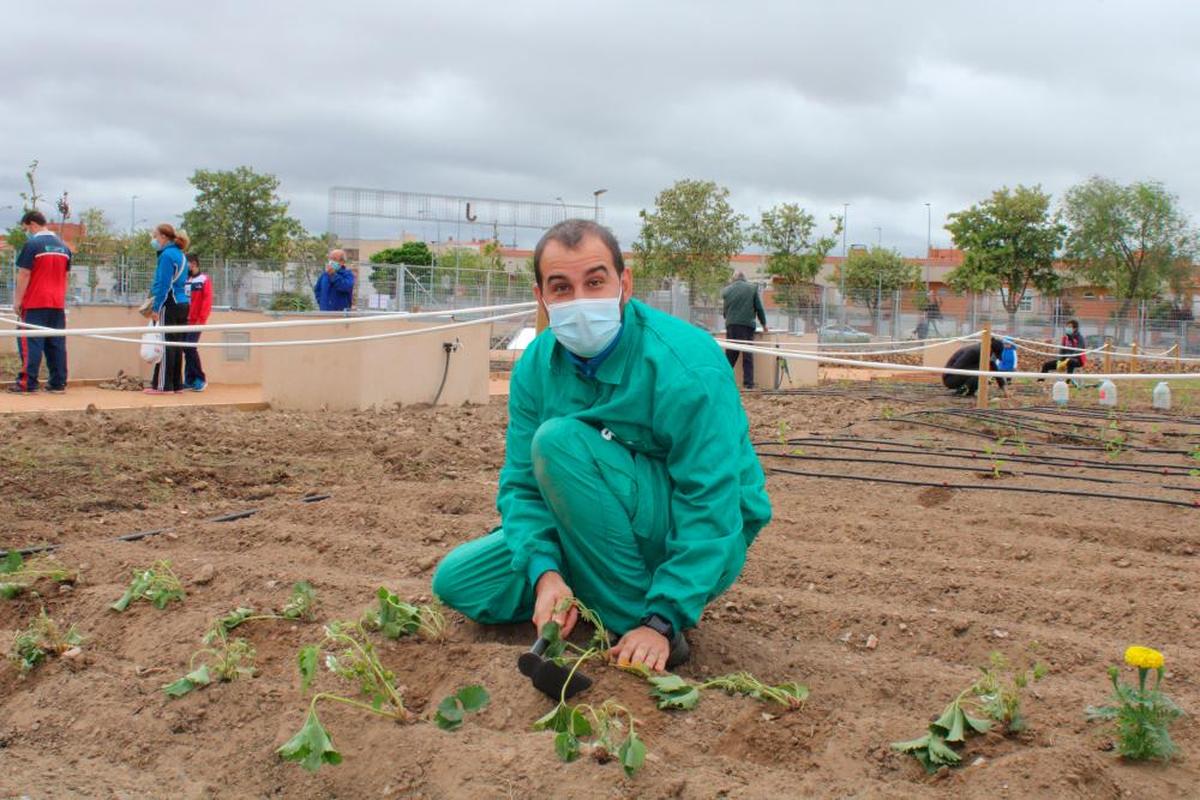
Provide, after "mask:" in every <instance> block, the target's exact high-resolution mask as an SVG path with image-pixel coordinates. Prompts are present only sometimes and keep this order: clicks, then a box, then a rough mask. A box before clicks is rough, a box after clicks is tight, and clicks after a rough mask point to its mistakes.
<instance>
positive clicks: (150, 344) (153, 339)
mask: <svg viewBox="0 0 1200 800" xmlns="http://www.w3.org/2000/svg"><path fill="white" fill-rule="evenodd" d="M149 327H150V328H151V329H152V330H150V331H149V332H147V333H143V334H142V349H141V353H142V361H145V362H146V363H147V364H157V363H158V362H160V361H162V357H163V349H164V347H163V337H162V334H161V333H159V332H158V331H155V330H153V328H154V323H153V322H151V323H150V325H149Z"/></svg>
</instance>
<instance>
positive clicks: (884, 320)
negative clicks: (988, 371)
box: [0, 257, 1200, 356]
mask: <svg viewBox="0 0 1200 800" xmlns="http://www.w3.org/2000/svg"><path fill="white" fill-rule="evenodd" d="M154 264H155V262H154V259H153V257H145V258H124V257H121V258H115V259H110V260H107V261H89V260H88V259H86V258H85V257H76V259H75V262H74V264H73V266H72V269H71V276H70V283H69V290H68V302H69V303H71V304H83V303H86V304H93V303H94V304H104V303H112V304H120V305H138V304H139V303H141V301H142V299H143V298H145V297H146V295H147V294H148V292H149V291H150V285H151V283H152V281H153V274H154ZM201 265H202V268H203V269H204V271H205V272H207V273H208V275H209V276H210V277H211V279H212V282H213V302H214V305H216V306H218V307H227V308H247V309H265V310H275V311H306V310H312V309H315V308H316V302H315V298H314V295H313V285H314V284H315V283H316V280H317V278H318V276H319V275H320V274H321V270H322V268H323V266H324V265H323V264H321V263H315V262H314V263H305V262H286V263H285V262H271V261H244V260H234V259H223V258H211V257H205V258H202V259H201ZM351 269H352V270H353V271H354V272H355V276H356V280H355V287H354V305H353V308H354V309H355V310H359V311H415V310H424V311H433V310H452V309H456V308H469V307H472V306H486V305H501V304H505V303H518V302H525V301H528V300H530V299H531V297H532V293H531V284H532V282H533V276H532V275H531V274H529V273H528V272H527V271H524V270H516V271H507V270H505V269H492V270H480V269H462V268H458V267H456V266H454V265H453V264H452V263H444V264H435V265H432V266H406V265H399V264H396V265H391V264H371V263H361V264H353V265H351ZM5 273H6V274H5V276H4V278H5V279H4V280H3V281H0V303H4V304H11V302H12V296H13V286H14V279H15V273H16V270H15V267H14V266H13V265H12V264H11V263H10V264H9V266H8V268H7V269H6V270H5ZM721 289H722V286H720V285H711V286H703V287H699V288H698V289H697V290H696V291H693V289H692V287H690V286H688V285H687V284H686V283H685V282H683V281H679V280H674V279H656V278H646V277H639V276H636V275H635V279H634V293H635V296H637V297H638V298H640V299H642V300H644V301H645V302H647V303H648V304H650V305H652V306H654V307H655V308H658V309H660V310H662V311H666V312H667V313H669V314H672V315H674V316H676V317H679V318H681V319H685V320H688V321H689V322H691V323H693V324H695V325H698V326H700V327H702V328H704V329H706V330H711V331H719V330H721V329H723V328H724V318H723V316H722V304H721ZM848 294H849V296H848V297H846V298H844V299H843V298H842V296H841V295H840V294H839V292H838V290H837V288H836V287H827V286H819V285H815V284H814V285H806V286H799V287H789V286H778V285H776V286H772V285H770V284H764V285H763V298H764V301H765V305H766V307H767V322H768V325H769V326H770V327H771V328H772V329H774V330H784V331H792V332H796V333H817V334H818V336H819V338H820V340H821V341H823V342H858V341H861V342H866V341H888V340H892V341H903V340H906V339H924V338H928V337H937V336H961V335H963V334H967V333H971V332H972V331H976V330H979V329H980V328H981V327H982V326H983V324H984V322H991V324H992V327H993V330H995V331H996V332H997V333H1006V334H1011V335H1015V336H1022V337H1025V338H1029V339H1042V340H1046V341H1057V340H1058V337H1059V336H1061V334H1062V329H1063V326H1064V324H1065V322H1066V320H1067V319H1077V320H1078V321H1079V323H1080V329H1081V331H1082V332H1083V334H1084V335H1085V336H1086V337H1087V340H1088V342H1089V344H1092V343H1094V344H1099V343H1101V342H1103V341H1104V339H1105V337H1112V339H1113V341H1114V343H1115V344H1117V345H1120V346H1128V345H1130V344H1132V343H1134V342H1136V343H1137V344H1138V346H1139V347H1141V348H1142V349H1144V350H1152V351H1164V350H1168V349H1170V348H1172V347H1174V346H1175V345H1176V344H1178V345H1179V346H1180V348H1181V351H1182V353H1183V354H1184V355H1192V356H1200V326H1198V325H1197V324H1196V322H1195V321H1194V319H1193V311H1194V309H1193V308H1192V307H1191V306H1190V305H1188V306H1183V305H1179V304H1173V303H1171V302H1169V301H1135V302H1132V303H1130V304H1128V305H1126V304H1125V303H1123V302H1122V301H1120V300H1113V299H1111V298H1093V297H1087V296H1084V297H1079V298H1072V299H1069V300H1068V299H1062V298H1054V297H1033V298H1027V299H1025V300H1024V301H1022V303H1021V305H1020V307H1019V308H1018V309H1017V311H1016V312H1015V313H1014V314H1011V315H1010V314H1009V313H1008V311H1007V310H1006V309H1005V308H1004V305H1003V303H1002V300H1001V297H1000V296H999V295H998V294H973V293H967V294H953V293H949V292H940V293H937V294H936V295H935V296H933V297H930V296H928V295H927V294H926V293H925V292H924V291H896V292H884V291H876V292H863V293H848Z"/></svg>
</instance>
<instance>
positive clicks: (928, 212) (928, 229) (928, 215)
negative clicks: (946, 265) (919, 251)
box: [925, 203, 933, 291]
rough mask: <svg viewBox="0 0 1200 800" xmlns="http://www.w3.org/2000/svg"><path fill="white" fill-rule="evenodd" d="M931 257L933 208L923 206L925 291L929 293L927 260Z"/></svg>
mask: <svg viewBox="0 0 1200 800" xmlns="http://www.w3.org/2000/svg"><path fill="white" fill-rule="evenodd" d="M932 257H933V207H932V206H931V205H930V204H929V203H926V204H925V290H926V291H929V284H930V281H931V277H930V266H929V259H930V258H932Z"/></svg>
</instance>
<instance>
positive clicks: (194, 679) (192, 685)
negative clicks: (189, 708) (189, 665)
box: [163, 664, 212, 697]
mask: <svg viewBox="0 0 1200 800" xmlns="http://www.w3.org/2000/svg"><path fill="white" fill-rule="evenodd" d="M210 683H212V678H211V677H210V676H209V674H208V665H207V664H201V665H200V666H199V667H197V668H196V669H194V670H192V671H191V672H189V673H188V674H187V675H184V676H183V677H182V678H180V679H179V680H177V681H175V682H174V683H168V684H167V685H166V686H164V687H163V691H164V692H166V693H167V695H168V696H170V697H183V696H184V695H185V694H187V693H188V692H191V691H193V690H194V689H199V688H200V687H201V686H208V685H209V684H210Z"/></svg>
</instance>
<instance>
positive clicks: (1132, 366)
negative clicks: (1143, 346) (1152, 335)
mask: <svg viewBox="0 0 1200 800" xmlns="http://www.w3.org/2000/svg"><path fill="white" fill-rule="evenodd" d="M1129 371H1130V372H1137V371H1138V346H1137V342H1134V343H1133V344H1131V345H1130V346H1129Z"/></svg>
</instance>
